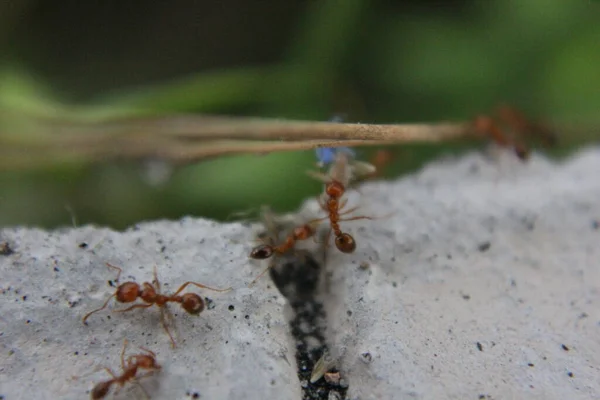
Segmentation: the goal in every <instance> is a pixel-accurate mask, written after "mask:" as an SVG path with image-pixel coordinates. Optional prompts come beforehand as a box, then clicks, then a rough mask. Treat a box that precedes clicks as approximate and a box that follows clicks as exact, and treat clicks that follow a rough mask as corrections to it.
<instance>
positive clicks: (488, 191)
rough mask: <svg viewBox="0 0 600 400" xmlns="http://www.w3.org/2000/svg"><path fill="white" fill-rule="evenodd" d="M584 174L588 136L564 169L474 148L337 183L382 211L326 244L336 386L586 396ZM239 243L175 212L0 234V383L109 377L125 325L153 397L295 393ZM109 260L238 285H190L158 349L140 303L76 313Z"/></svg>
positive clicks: (279, 305)
mask: <svg viewBox="0 0 600 400" xmlns="http://www.w3.org/2000/svg"><path fill="white" fill-rule="evenodd" d="M598 172H600V150H598V149H591V150H588V151H585V152H582V153H580V154H579V155H577V156H575V157H573V158H572V159H570V160H569V161H567V162H566V163H563V164H557V163H553V162H550V161H547V160H546V159H544V158H542V157H540V156H537V155H534V157H533V158H532V159H531V161H530V162H529V163H528V164H526V165H523V164H521V163H519V162H518V161H517V160H514V159H513V158H512V157H510V156H508V155H503V157H502V158H501V159H500V160H498V161H490V160H486V159H485V158H483V157H482V156H480V155H478V154H474V155H469V156H466V157H464V158H461V159H458V160H441V161H439V162H436V163H434V164H432V165H430V166H428V167H427V168H426V169H425V170H423V171H422V172H420V173H418V174H416V175H413V176H410V177H407V178H403V179H400V180H398V181H396V182H393V183H388V182H373V183H367V184H364V185H362V186H361V187H360V188H359V190H360V195H357V194H356V193H352V194H351V196H350V201H349V205H348V207H351V206H353V205H356V204H358V202H360V204H361V209H360V210H359V211H357V213H356V214H359V215H360V214H364V215H370V216H383V215H386V214H389V213H390V212H394V214H393V215H386V217H385V218H382V219H377V220H358V221H353V222H342V228H343V229H344V230H348V231H349V232H350V233H352V234H353V235H354V236H355V238H356V240H357V241H358V248H357V250H356V252H355V253H354V254H351V255H345V254H341V253H339V252H337V251H330V252H329V254H328V262H327V265H326V271H327V272H328V282H327V283H328V284H327V286H326V289H325V292H324V293H321V294H320V295H319V299H322V301H323V302H324V304H325V308H326V311H327V317H326V318H327V320H326V322H327V331H326V334H327V341H328V344H329V347H330V352H331V354H332V355H333V356H334V357H335V358H336V359H337V360H338V367H340V369H341V375H342V377H343V379H344V381H345V382H347V383H348V384H349V389H348V398H349V399H361V400H367V399H404V398H417V399H449V398H450V399H479V398H485V399H504V398H540V399H542V398H543V399H591V398H594V399H598V398H600V380H599V379H598V377H599V376H600V370H599V369H600V342H599V341H598V337H600V307H599V306H600V304H599V303H600V268H599V265H600V230H599V229H597V228H596V229H595V228H594V226H593V221H598V220H600V179H599V178H598ZM317 208H318V206H317V205H316V203H315V202H314V201H312V200H311V201H309V202H307V203H306V204H305V206H304V207H303V208H302V210H301V212H300V214H301V215H304V216H305V217H307V218H313V217H314V216H315V211H316V210H317ZM252 240H254V236H253V232H252V231H251V229H250V228H248V227H246V226H243V225H241V224H227V225H219V224H216V223H212V222H209V221H204V220H197V219H191V218H185V219H183V220H181V221H178V222H169V221H157V222H152V223H144V224H140V225H139V226H137V227H135V228H134V229H131V230H128V231H126V232H113V231H110V230H108V229H98V228H95V227H83V228H79V229H68V230H58V231H53V232H44V231H41V230H38V229H29V228H7V229H4V230H2V231H0V242H3V241H8V243H9V245H10V246H11V248H12V249H13V250H14V254H12V255H8V256H1V255H0V276H1V279H0V351H1V354H2V356H0V395H2V396H4V398H5V399H6V400H12V399H21V398H39V399H44V398H48V399H55V398H61V399H76V398H77V399H80V398H85V397H86V396H89V394H88V393H89V392H88V391H89V390H90V389H91V388H92V387H93V384H94V383H97V382H99V381H102V380H105V379H108V377H109V375H108V374H107V373H106V372H104V371H103V370H101V367H103V366H107V367H110V368H112V369H113V370H115V371H118V372H120V366H119V364H120V361H119V354H120V350H121V346H122V343H123V339H124V338H127V339H129V341H130V342H131V344H130V346H129V351H128V353H129V354H131V352H135V351H136V350H137V347H138V346H144V347H147V348H149V349H150V350H153V351H155V352H156V353H157V360H158V362H159V363H160V364H161V365H162V366H163V369H162V371H161V372H160V373H158V374H156V375H155V376H153V377H149V378H146V379H144V380H142V381H141V384H142V385H143V386H144V387H145V388H146V390H147V391H148V392H149V393H150V394H151V395H152V397H153V398H155V399H188V398H192V397H191V395H192V394H193V393H198V394H199V395H200V398H201V399H301V398H302V387H301V382H300V379H299V378H298V375H297V368H296V361H295V340H294V339H293V338H292V337H291V335H290V334H289V329H288V328H289V326H288V322H287V319H288V318H289V307H285V304H286V303H285V299H284V298H283V297H282V296H281V295H280V294H279V292H278V291H277V290H276V289H275V288H274V285H273V284H272V283H271V282H269V278H268V277H265V278H263V279H262V280H261V281H259V282H258V283H257V285H256V286H255V287H253V288H247V287H246V284H247V283H248V282H250V281H251V280H252V278H254V277H255V276H256V275H257V273H259V272H260V271H261V267H257V264H256V263H250V262H249V261H248V252H249V249H250V247H251V246H252V245H253V244H254V243H253V242H252ZM83 242H85V243H87V245H88V246H87V248H80V247H79V245H80V244H81V243H83ZM105 262H111V263H113V264H116V265H119V266H121V267H122V268H123V274H122V276H121V279H120V282H121V283H122V282H125V281H127V280H131V279H133V278H135V280H136V281H137V282H139V283H141V282H143V281H151V279H152V268H153V266H154V265H156V266H157V267H158V275H159V279H160V280H161V282H162V284H163V291H165V292H172V291H174V290H176V289H177V288H178V287H179V285H180V284H181V283H183V282H185V281H187V280H193V281H198V282H200V283H203V284H206V285H209V286H213V287H227V286H233V287H234V288H235V290H234V291H232V292H228V293H215V292H210V291H201V290H199V289H191V290H192V291H195V292H199V293H201V294H202V295H203V296H207V297H209V298H210V299H212V301H213V305H214V308H212V309H208V310H205V311H204V312H203V313H202V314H201V315H200V316H198V317H192V316H189V315H187V314H186V313H185V312H183V310H181V309H180V308H179V307H177V305H171V306H170V309H171V310H172V311H173V312H174V314H176V317H175V321H176V327H175V328H174V329H172V330H173V333H175V334H176V336H175V339H176V340H177V344H178V347H177V348H176V349H171V347H170V342H169V339H168V336H167V334H166V333H165V332H164V330H163V329H162V327H161V325H160V322H159V312H158V310H157V309H156V307H152V308H150V309H147V310H134V311H131V312H128V313H123V314H118V313H111V310H112V309H113V308H124V307H123V305H121V306H114V307H113V304H112V303H111V305H110V306H109V307H108V308H107V310H104V311H101V312H99V313H97V314H94V315H93V316H91V317H90V319H89V320H88V326H85V325H83V324H82V322H81V318H82V317H83V315H84V314H85V313H86V312H88V311H90V310H92V309H94V308H97V307H99V306H100V305H101V304H102V302H103V301H104V300H105V298H106V297H107V296H109V295H110V294H112V293H113V292H114V290H115V288H114V287H111V286H109V285H108V283H107V281H109V280H112V279H114V277H115V274H114V272H113V271H110V270H108V269H107V268H106V267H105V266H104V263H105ZM262 266H263V267H264V265H262ZM365 267H366V268H365ZM230 306H233V310H232V311H230V310H229V307H230ZM246 315H248V318H247V319H246V318H245V316H246ZM108 316H110V319H109V318H108ZM563 345H564V346H565V347H563ZM566 349H568V351H567V350H566ZM76 353H77V354H76ZM569 374H572V376H570V375H569ZM73 377H78V378H77V379H74V378H73ZM305 383H306V384H305V386H309V385H308V383H307V382H305ZM136 390H138V389H136V388H135V386H133V387H129V386H128V387H127V388H125V389H123V390H121V392H120V394H119V396H118V398H131V396H133V395H136V394H137V392H136ZM335 391H336V393H338V392H340V390H339V388H337V389H335ZM331 395H332V396H334V397H335V396H336V394H331ZM331 395H330V396H329V397H331ZM482 396H483V397H482ZM326 398H327V397H326Z"/></svg>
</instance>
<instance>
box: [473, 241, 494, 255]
mask: <svg viewBox="0 0 600 400" xmlns="http://www.w3.org/2000/svg"><path fill="white" fill-rule="evenodd" d="M490 247H492V244H491V243H490V242H483V243H480V244H479V246H477V249H478V250H479V251H481V252H482V253H483V252H485V251H488V250H489V249H490Z"/></svg>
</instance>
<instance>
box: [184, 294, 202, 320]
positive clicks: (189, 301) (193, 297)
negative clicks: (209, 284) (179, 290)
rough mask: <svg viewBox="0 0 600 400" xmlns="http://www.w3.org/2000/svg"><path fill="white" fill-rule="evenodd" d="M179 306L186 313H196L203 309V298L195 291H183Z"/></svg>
mask: <svg viewBox="0 0 600 400" xmlns="http://www.w3.org/2000/svg"><path fill="white" fill-rule="evenodd" d="M181 307H183V309H184V310H185V311H187V312H188V313H190V314H193V315H197V314H200V313H201V312H202V311H203V310H204V300H202V297H200V296H198V295H197V294H196V293H185V294H184V295H183V296H181Z"/></svg>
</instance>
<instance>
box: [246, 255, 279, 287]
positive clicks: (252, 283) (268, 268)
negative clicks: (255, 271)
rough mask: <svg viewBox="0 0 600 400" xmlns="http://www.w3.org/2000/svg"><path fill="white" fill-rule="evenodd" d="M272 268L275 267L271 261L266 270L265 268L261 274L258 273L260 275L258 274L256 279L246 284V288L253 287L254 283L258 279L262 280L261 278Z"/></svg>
mask: <svg viewBox="0 0 600 400" xmlns="http://www.w3.org/2000/svg"><path fill="white" fill-rule="evenodd" d="M274 266H275V262H274V261H273V260H271V261H270V262H269V266H268V267H267V268H265V269H264V270H263V272H261V273H260V274H259V275H258V276H257V277H256V278H254V280H253V281H252V282H250V283H249V284H248V287H252V286H254V284H255V283H256V282H257V281H258V280H259V279H260V278H262V276H263V275H264V274H266V273H267V271H268V270H270V269H271V268H273V267H274Z"/></svg>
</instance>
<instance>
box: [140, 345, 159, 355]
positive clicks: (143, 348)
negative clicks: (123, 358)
mask: <svg viewBox="0 0 600 400" xmlns="http://www.w3.org/2000/svg"><path fill="white" fill-rule="evenodd" d="M140 349H142V350H143V351H144V352H145V353H148V354H150V355H151V356H152V358H156V353H155V352H153V351H152V350H149V349H147V348H145V347H141V346H140Z"/></svg>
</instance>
